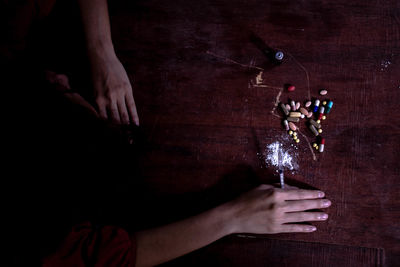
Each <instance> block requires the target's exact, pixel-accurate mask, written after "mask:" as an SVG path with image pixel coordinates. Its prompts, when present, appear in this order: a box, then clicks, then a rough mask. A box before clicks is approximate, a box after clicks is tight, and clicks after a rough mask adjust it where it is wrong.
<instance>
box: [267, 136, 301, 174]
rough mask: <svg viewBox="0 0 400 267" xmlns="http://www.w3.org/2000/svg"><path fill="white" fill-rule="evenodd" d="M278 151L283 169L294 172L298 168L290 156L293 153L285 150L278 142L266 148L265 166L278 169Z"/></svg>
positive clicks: (293, 158) (292, 156)
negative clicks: (280, 154)
mask: <svg viewBox="0 0 400 267" xmlns="http://www.w3.org/2000/svg"><path fill="white" fill-rule="evenodd" d="M280 150H282V159H281V161H282V163H281V164H282V167H283V169H286V170H294V169H296V168H298V165H297V163H296V161H295V157H294V155H292V153H293V151H291V149H285V148H284V146H283V144H282V143H280V142H279V141H276V142H274V143H271V144H269V145H267V146H266V150H265V163H266V164H267V166H272V167H275V168H278V167H279V153H280Z"/></svg>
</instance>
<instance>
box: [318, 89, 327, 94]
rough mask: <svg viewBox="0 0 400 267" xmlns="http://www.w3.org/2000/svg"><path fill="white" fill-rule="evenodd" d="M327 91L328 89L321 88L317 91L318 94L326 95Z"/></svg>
mask: <svg viewBox="0 0 400 267" xmlns="http://www.w3.org/2000/svg"><path fill="white" fill-rule="evenodd" d="M327 93H328V91H327V90H325V89H322V90H321V91H319V94H320V95H326V94H327Z"/></svg>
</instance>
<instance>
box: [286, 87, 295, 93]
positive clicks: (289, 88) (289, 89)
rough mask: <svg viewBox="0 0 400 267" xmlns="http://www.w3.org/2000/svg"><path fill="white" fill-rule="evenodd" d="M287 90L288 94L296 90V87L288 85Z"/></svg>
mask: <svg viewBox="0 0 400 267" xmlns="http://www.w3.org/2000/svg"><path fill="white" fill-rule="evenodd" d="M287 90H288V91H289V92H293V91H294V90H296V87H295V86H294V85H289V87H288V88H287Z"/></svg>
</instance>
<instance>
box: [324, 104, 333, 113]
mask: <svg viewBox="0 0 400 267" xmlns="http://www.w3.org/2000/svg"><path fill="white" fill-rule="evenodd" d="M332 106H333V102H332V101H329V102H328V105H327V106H326V110H325V113H326V114H328V113H329V111H331V108H332Z"/></svg>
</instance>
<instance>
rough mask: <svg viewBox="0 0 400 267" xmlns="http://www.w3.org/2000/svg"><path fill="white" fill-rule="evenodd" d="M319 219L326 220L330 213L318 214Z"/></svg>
mask: <svg viewBox="0 0 400 267" xmlns="http://www.w3.org/2000/svg"><path fill="white" fill-rule="evenodd" d="M318 219H319V220H326V219H328V214H322V215H321V216H318Z"/></svg>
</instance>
